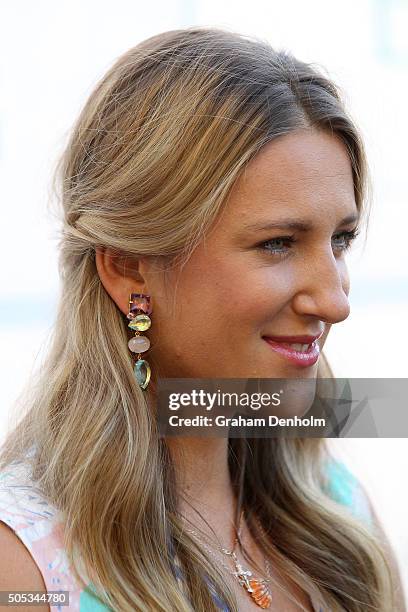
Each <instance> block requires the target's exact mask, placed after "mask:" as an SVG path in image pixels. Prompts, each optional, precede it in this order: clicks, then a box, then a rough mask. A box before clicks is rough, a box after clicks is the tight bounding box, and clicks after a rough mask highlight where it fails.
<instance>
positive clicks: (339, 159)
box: [227, 129, 356, 221]
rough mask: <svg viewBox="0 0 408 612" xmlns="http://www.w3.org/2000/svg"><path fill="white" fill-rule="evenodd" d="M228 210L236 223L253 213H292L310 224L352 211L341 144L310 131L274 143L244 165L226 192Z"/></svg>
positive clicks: (349, 175) (348, 165)
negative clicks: (317, 219)
mask: <svg viewBox="0 0 408 612" xmlns="http://www.w3.org/2000/svg"><path fill="white" fill-rule="evenodd" d="M228 207H229V208H230V212H231V213H232V209H233V212H234V217H235V218H236V219H240V220H241V221H242V220H243V219H247V218H250V217H253V216H254V215H257V214H259V215H261V214H262V215H263V216H265V214H267V215H270V216H271V218H273V216H276V214H282V213H284V214H285V215H286V216H287V214H288V213H289V214H290V213H293V214H296V215H300V214H301V215H302V216H304V217H308V218H310V219H313V218H319V217H321V215H322V213H323V212H324V213H325V215H329V216H330V217H331V216H332V217H333V218H335V217H337V216H339V215H341V216H345V214H348V213H352V212H355V211H356V204H355V198H354V186H353V175H352V168H351V162H350V158H349V156H348V153H347V150H346V147H345V145H344V143H343V142H342V141H341V140H340V138H339V137H337V136H334V135H332V134H330V133H326V132H323V131H317V130H313V129H305V130H299V131H296V132H292V133H290V134H285V135H284V136H280V137H278V138H276V139H275V140H274V141H272V142H270V143H268V144H267V145H265V146H264V147H263V148H262V149H261V150H260V152H259V153H258V154H257V155H256V157H254V158H253V159H252V160H251V161H250V162H249V164H248V165H247V167H246V168H245V170H244V171H243V173H242V174H241V176H240V177H239V179H238V180H237V182H236V183H235V185H234V187H233V189H232V191H231V194H230V199H229V206H228ZM228 207H227V208H228ZM237 213H238V215H237ZM227 214H228V212H227Z"/></svg>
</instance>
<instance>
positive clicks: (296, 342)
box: [263, 332, 323, 368]
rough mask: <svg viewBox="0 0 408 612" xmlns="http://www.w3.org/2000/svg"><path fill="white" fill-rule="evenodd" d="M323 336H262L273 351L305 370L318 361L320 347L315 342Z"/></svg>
mask: <svg viewBox="0 0 408 612" xmlns="http://www.w3.org/2000/svg"><path fill="white" fill-rule="evenodd" d="M322 334H323V332H321V333H320V334H318V335H315V336H263V339H264V340H265V342H267V343H268V345H269V346H270V347H271V349H272V350H273V351H275V352H276V353H279V354H280V355H282V356H283V357H286V359H288V361H290V362H291V363H293V364H295V365H298V366H300V367H303V368H306V367H310V366H312V365H314V364H315V363H316V361H317V360H318V359H319V355H320V347H319V345H318V343H317V340H318V339H319V338H320V336H321V335H322Z"/></svg>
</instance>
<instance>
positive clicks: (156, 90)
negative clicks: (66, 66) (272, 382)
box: [0, 27, 404, 612]
mask: <svg viewBox="0 0 408 612" xmlns="http://www.w3.org/2000/svg"><path fill="white" fill-rule="evenodd" d="M57 177H58V180H60V181H61V184H62V203H63V230H62V234H61V242H60V270H61V278H62V292H61V299H60V303H59V310H58V316H57V320H56V326H55V334H54V338H53V344H52V346H51V349H50V352H49V355H48V358H47V360H46V362H45V363H44V365H43V367H42V371H41V373H40V375H39V379H38V382H37V385H36V388H35V390H34V396H33V397H32V398H31V400H30V402H29V404H30V405H29V410H28V411H27V414H26V415H25V416H24V418H23V419H22V421H21V423H20V424H19V425H18V426H17V428H16V430H15V431H14V432H12V433H10V434H9V436H8V438H7V440H6V442H5V444H4V446H3V454H2V464H1V467H2V477H3V478H2V481H1V482H2V483H3V485H2V489H1V494H0V499H2V500H3V503H2V504H1V506H0V508H1V511H0V519H1V521H2V523H0V525H1V532H0V533H1V538H2V549H3V550H4V551H5V553H6V554H5V557H3V560H2V561H1V564H2V567H0V570H1V569H3V574H2V578H0V587H1V590H10V589H17V588H18V589H30V588H36V589H39V590H41V589H48V591H51V590H53V588H54V589H55V590H59V589H61V590H69V591H70V598H71V599H70V605H71V606H72V608H73V609H78V610H80V611H81V612H83V611H84V610H107V609H109V607H111V608H112V609H114V610H120V611H128V610H129V611H130V610H141V611H148V610H166V611H168V610H169V611H178V612H184V611H186V612H187V611H188V610H198V611H204V610H219V609H222V610H234V611H235V610H259V609H260V608H265V609H271V610H285V611H288V612H289V611H294V610H308V611H310V610H316V611H317V610H325V611H326V610H331V611H338V610H348V611H350V612H357V611H358V612H363V611H364V612H366V611H367V610H377V611H383V612H389V611H391V610H402V609H404V608H403V605H404V604H403V600H402V594H401V593H400V592H399V591H400V590H401V587H400V583H399V577H398V570H397V568H396V565H395V561H394V560H393V555H392V553H391V552H390V551H389V547H388V545H387V542H386V540H385V538H384V535H383V532H382V531H381V528H380V526H379V524H378V521H377V520H376V518H375V516H374V514H373V512H372V509H371V506H370V503H369V501H368V500H367V498H366V496H365V494H364V491H363V490H362V488H361V486H360V485H359V484H358V482H357V481H356V480H355V479H354V477H353V476H352V475H351V474H350V473H349V472H347V470H346V469H345V468H344V466H342V465H341V464H339V463H337V462H335V461H334V460H332V459H331V458H330V456H329V454H328V451H327V449H326V445H325V441H324V440H323V439H316V438H315V439H248V440H246V441H245V442H243V441H242V440H240V439H237V438H232V437H231V438H230V439H226V438H205V439H204V438H198V437H197V438H182V437H172V438H160V437H159V436H158V433H157V429H156V422H155V398H156V390H157V380H158V378H159V377H169V378H173V377H179V378H194V377H197V378H217V377H218V378H221V377H224V378H240V377H243V378H245V377H251V378H258V377H259V378H285V377H288V378H291V377H299V378H320V377H324V376H330V370H329V368H328V365H327V364H326V362H325V359H324V357H323V354H322V353H321V349H322V348H323V346H324V343H325V341H326V338H327V335H328V333H329V330H330V327H331V325H332V324H334V323H340V322H341V321H343V320H344V319H346V317H347V316H348V314H349V303H348V298H347V296H348V291H349V281H348V276H347V270H346V264H345V252H346V250H347V249H348V248H349V246H350V245H351V243H352V241H353V239H354V237H355V236H356V235H357V233H358V231H359V227H360V225H361V224H362V219H363V216H364V200H365V196H366V188H367V166H366V161H365V155H364V148H363V144H362V141H361V138H360V136H359V133H358V131H357V129H356V127H355V126H354V125H353V122H352V121H351V119H350V118H349V116H348V115H347V113H346V111H345V109H344V107H343V103H342V101H341V98H340V95H339V92H338V90H337V88H336V87H335V85H334V84H333V83H332V82H331V81H330V80H329V79H328V78H327V77H325V76H323V75H322V74H321V73H320V72H319V71H318V70H317V69H315V68H314V67H312V66H311V65H308V64H306V63H303V62H301V61H299V60H297V59H295V58H294V57H293V56H291V55H290V54H288V53H286V52H276V51H274V50H273V49H272V48H271V47H270V46H269V45H268V44H267V43H266V42H263V41H259V40H256V39H255V40H254V39H250V38H247V37H244V36H241V35H239V34H236V33H232V32H228V31H224V30H220V29H215V28H198V27H197V28H196V27H194V28H188V29H181V30H175V31H170V32H166V33H163V34H160V35H158V36H154V37H152V38H150V39H148V40H146V41H144V42H143V43H141V44H139V45H137V46H136V47H135V48H133V49H131V50H130V51H128V52H127V53H125V54H124V55H123V56H122V57H121V58H119V60H118V61H117V62H116V64H115V65H114V66H113V68H111V70H110V71H109V72H108V73H107V74H106V75H105V76H104V78H103V79H102V80H101V81H100V83H99V84H98V85H97V87H96V89H95V91H94V92H93V93H92V95H91V96H90V98H89V100H88V102H87V103H86V105H85V107H84V109H83V111H82V113H81V115H80V117H79V119H78V122H77V124H76V126H75V128H74V130H73V133H72V136H71V139H70V141H69V143H68V146H67V149H66V151H65V153H64V155H63V157H62V160H61V165H60V174H58V175H57ZM151 309H152V310H151ZM129 324H132V327H133V329H132V328H129ZM149 325H150V327H149ZM146 338H147V340H146ZM298 344H300V345H301V346H297V345H298ZM293 345H294V346H293ZM136 364H137V365H136ZM22 568H24V569H22ZM248 572H251V573H248ZM0 574H1V572H0ZM4 576H5V577H4ZM27 609H28V608H27ZM40 609H44V610H49V609H50V608H49V607H48V604H47V603H46V604H44V606H43V607H42V608H40ZM51 609H57V607H55V608H54V606H52V607H51ZM61 609H62V608H61Z"/></svg>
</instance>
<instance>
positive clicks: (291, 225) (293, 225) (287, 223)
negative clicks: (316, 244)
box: [243, 213, 360, 232]
mask: <svg viewBox="0 0 408 612" xmlns="http://www.w3.org/2000/svg"><path fill="white" fill-rule="evenodd" d="M359 218H360V217H359V215H358V214H356V213H352V214H350V215H347V217H344V219H342V220H341V221H340V223H339V225H338V227H340V226H341V225H347V224H349V223H354V222H355V221H358V219H359ZM312 228H313V223H310V222H309V221H304V220H300V219H290V218H286V219H279V220H277V221H272V222H269V223H253V224H249V225H244V226H243V229H244V230H250V231H258V232H259V231H262V230H274V229H291V230H298V231H300V232H308V231H310V230H311V229H312Z"/></svg>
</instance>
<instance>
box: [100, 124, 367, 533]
mask: <svg viewBox="0 0 408 612" xmlns="http://www.w3.org/2000/svg"><path fill="white" fill-rule="evenodd" d="M350 215H354V216H356V215H357V207H356V202H355V199H354V188H353V178H352V171H351V164H350V160H349V157H348V155H347V151H346V149H345V146H344V145H343V143H342V142H341V141H340V140H339V139H338V138H337V137H335V136H333V135H331V134H327V133H325V132H321V131H314V130H310V129H306V130H299V131H297V132H293V133H291V134H288V135H285V136H283V137H280V138H278V139H276V140H275V141H273V142H272V143H269V144H267V145H266V146H265V147H264V148H263V149H262V150H261V151H260V152H259V153H258V155H257V156H256V157H255V158H254V159H253V160H251V162H250V163H249V164H248V166H247V168H246V170H245V172H244V173H243V175H242V176H241V177H240V178H239V179H238V181H237V182H236V184H235V185H234V188H233V190H232V192H231V194H230V197H229V199H228V202H227V203H226V205H225V207H224V209H223V211H222V213H221V214H220V215H219V218H218V219H217V222H216V224H215V225H214V226H213V228H212V230H211V231H210V232H209V233H208V235H207V236H206V237H205V240H203V241H202V243H201V244H200V245H199V246H198V247H197V248H196V250H195V251H194V252H193V254H192V256H191V257H190V259H189V260H188V262H187V263H186V264H185V265H184V266H182V267H180V268H175V267H173V268H171V269H170V270H167V271H165V270H164V269H163V266H162V262H160V260H159V261H158V260H157V259H154V260H153V259H149V258H145V259H139V260H138V261H136V262H134V261H132V262H130V261H129V258H126V257H123V258H120V257H117V256H115V257H113V254H112V252H110V251H109V250H98V252H97V253H96V265H97V270H98V273H99V276H100V279H101V282H102V283H103V285H104V287H105V289H106V291H107V292H108V293H109V294H110V296H111V297H112V299H113V300H114V301H115V303H116V304H117V306H118V307H119V308H120V310H121V311H122V312H123V314H127V312H128V300H129V294H130V293H131V292H143V293H148V294H150V295H151V296H152V304H153V313H152V317H151V318H152V326H151V328H150V329H149V330H148V332H147V333H146V336H148V337H149V338H150V340H151V348H150V349H149V351H148V353H147V355H146V358H148V360H149V363H150V364H151V367H152V382H151V383H150V387H151V388H150V391H152V389H153V390H154V384H155V378H156V377H157V376H158V375H161V376H166V377H170V378H171V377H183V378H184V377H185V378H189V377H197V378H215V377H218V378H221V377H225V378H228V377H233V378H241V377H243V378H245V377H259V378H269V377H271V378H272V377H275V378H290V377H305V378H315V377H316V374H317V363H316V364H314V365H313V366H309V367H307V368H305V367H300V366H298V365H294V364H293V363H291V362H289V361H288V360H287V359H286V358H285V357H283V356H282V355H280V354H278V353H276V352H274V351H273V350H272V349H271V347H270V346H269V345H268V344H267V343H266V342H265V341H264V340H263V339H262V336H263V335H268V334H269V335H301V334H311V335H314V334H318V333H321V332H323V335H322V336H321V338H320V340H319V345H320V347H321V348H322V347H323V345H324V343H325V341H326V338H327V335H328V333H329V331H330V328H331V326H332V325H333V324H334V323H340V322H341V321H344V319H346V318H347V316H348V315H349V312H350V306H349V302H348V292H349V277H348V274H347V268H346V263H345V253H344V251H342V250H341V249H340V248H338V245H339V244H343V243H344V240H339V239H338V238H337V234H338V233H339V232H341V231H345V230H351V229H353V228H354V227H355V225H356V221H352V222H349V223H347V224H343V223H341V222H342V220H343V219H344V218H345V217H347V216H350ZM288 217H289V218H291V219H292V220H295V221H304V222H308V223H309V224H310V229H309V230H308V231H307V232H305V231H293V230H288V229H273V230H271V229H260V230H254V229H248V228H247V227H246V226H249V225H253V224H257V225H264V224H267V223H271V222H276V221H278V220H280V219H282V218H288ZM285 236H293V237H294V239H295V240H296V242H295V243H294V244H293V245H292V246H290V244H289V243H287V241H286V240H283V241H282V240H279V239H281V238H282V237H285ZM334 236H336V238H335V240H334V238H333V237H334ZM271 240H273V242H272V243H271V242H267V241H271ZM261 246H262V248H261ZM271 249H274V250H278V251H279V252H280V253H281V255H280V254H279V253H278V254H277V253H272V252H271ZM131 335H132V334H130V336H129V337H131ZM168 442H169V446H170V448H171V450H172V452H173V458H174V462H175V464H176V466H178V474H179V486H180V490H182V491H184V493H185V495H186V498H187V499H188V500H189V501H190V502H192V500H194V502H195V506H196V507H197V506H200V509H201V510H203V511H204V512H207V513H208V516H209V517H211V521H212V523H213V522H214V520H216V517H217V515H219V521H220V525H223V528H224V529H225V528H227V532H228V531H230V528H231V526H230V525H231V522H232V523H233V522H234V516H233V509H234V506H235V500H234V495H233V491H232V489H231V484H230V477H229V471H228V447H227V440H226V439H225V438H186V437H174V438H170V439H168ZM198 474H199V475H200V476H199V477H198V476H197V475H198ZM204 506H205V508H204ZM187 511H188V510H187V508H186V512H187ZM221 511H222V512H221ZM221 513H222V516H221Z"/></svg>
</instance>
